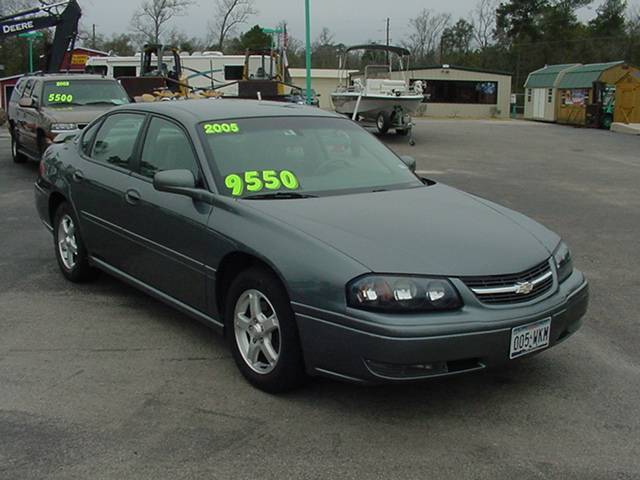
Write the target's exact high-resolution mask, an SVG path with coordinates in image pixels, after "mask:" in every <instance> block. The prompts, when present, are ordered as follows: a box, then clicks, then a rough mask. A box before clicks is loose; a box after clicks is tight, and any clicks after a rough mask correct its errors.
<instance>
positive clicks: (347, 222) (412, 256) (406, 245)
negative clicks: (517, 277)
mask: <svg viewBox="0 0 640 480" xmlns="http://www.w3.org/2000/svg"><path fill="white" fill-rule="evenodd" d="M245 203H247V204H250V207H251V208H254V209H257V210H259V211H261V212H262V213H263V214H266V215H269V216H272V217H275V218H277V219H278V220H280V221H282V222H285V223H287V224H289V225H291V226H293V227H295V228H297V229H299V230H301V231H303V232H305V233H307V234H308V235H311V236H313V237H316V238H317V239H319V240H321V241H323V242H325V243H326V244H328V245H330V246H332V247H334V248H335V249H337V250H339V251H341V252H342V253H344V254H346V255H348V256H349V257H351V258H353V259H355V260H356V261H358V262H360V263H361V264H362V265H364V266H366V267H367V268H368V269H370V270H371V271H373V272H378V273H406V274H409V273H413V274H431V275H450V276H468V275H495V274H506V273H517V272H521V271H524V270H526V269H528V268H530V267H532V266H534V265H536V264H538V263H540V262H542V261H544V260H546V259H547V258H549V256H550V255H551V253H552V250H553V248H555V246H556V245H557V243H558V242H559V240H560V239H559V237H558V236H557V235H556V234H554V233H553V232H551V231H549V230H547V229H546V228H545V227H543V226H542V225H540V224H538V223H537V222H535V221H533V220H531V219H529V218H527V217H525V216H524V215H521V214H518V213H516V212H513V211H511V210H509V209H506V208H504V207H500V206H498V205H495V204H492V203H491V202H488V201H485V200H482V199H480V198H477V197H474V196H472V195H469V194H467V193H464V192H461V191H459V190H456V189H454V188H451V187H448V186H446V185H442V184H437V185H433V186H430V187H425V188H416V189H409V190H396V191H389V192H376V193H365V194H355V195H346V196H330V197H321V198H316V199H313V198H312V199H300V200H251V201H246V202H245ZM311 255H312V254H311Z"/></svg>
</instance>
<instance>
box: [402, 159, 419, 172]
mask: <svg viewBox="0 0 640 480" xmlns="http://www.w3.org/2000/svg"><path fill="white" fill-rule="evenodd" d="M400 160H402V161H403V162H404V164H405V165H406V166H407V167H409V170H411V171H412V172H413V173H416V159H415V158H413V157H412V156H410V155H401V156H400Z"/></svg>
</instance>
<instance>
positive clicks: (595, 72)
mask: <svg viewBox="0 0 640 480" xmlns="http://www.w3.org/2000/svg"><path fill="white" fill-rule="evenodd" d="M623 63H624V62H609V63H591V64H589V65H582V66H580V67H577V68H575V69H573V70H571V71H570V72H567V74H566V75H565V76H564V78H563V79H562V81H561V82H560V85H558V88H591V87H592V86H593V82H595V81H597V80H598V79H599V78H600V76H601V75H602V74H603V73H604V72H606V71H607V70H609V69H610V68H613V67H616V66H618V65H622V64H623Z"/></svg>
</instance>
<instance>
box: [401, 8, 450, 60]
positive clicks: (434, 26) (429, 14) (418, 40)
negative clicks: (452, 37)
mask: <svg viewBox="0 0 640 480" xmlns="http://www.w3.org/2000/svg"><path fill="white" fill-rule="evenodd" d="M450 22H451V14H449V13H437V12H434V11H433V10H429V9H426V8H425V9H423V10H422V11H421V12H420V13H419V14H418V16H417V17H416V18H413V19H411V20H409V28H410V29H411V33H410V34H409V37H408V39H407V41H405V42H403V43H404V45H405V46H406V47H407V48H409V50H411V52H412V54H413V55H414V56H415V57H416V59H417V60H418V61H419V62H420V61H422V62H424V61H427V60H435V58H436V51H437V48H438V45H440V37H441V36H442V31H443V30H444V29H445V28H447V27H448V26H449V23H450Z"/></svg>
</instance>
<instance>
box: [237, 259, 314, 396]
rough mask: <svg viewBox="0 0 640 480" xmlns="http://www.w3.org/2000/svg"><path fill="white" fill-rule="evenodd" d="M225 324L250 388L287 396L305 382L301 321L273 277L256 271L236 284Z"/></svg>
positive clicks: (278, 281)
mask: <svg viewBox="0 0 640 480" xmlns="http://www.w3.org/2000/svg"><path fill="white" fill-rule="evenodd" d="M225 319H226V322H225V329H226V336H227V340H228V342H229V347H230V348H231V352H232V353H233V358H234V360H235V362H236V365H237V366H238V368H239V369H240V372H241V373H242V375H243V376H244V377H245V378H246V379H247V380H248V381H249V383H251V384H252V385H253V386H255V387H257V388H259V389H260V390H263V391H265V392H269V393H281V392H286V391H288V390H292V389H294V388H296V387H298V386H300V385H301V384H302V383H303V382H304V380H305V378H306V375H305V371H304V361H303V357H302V351H301V348H300V340H299V337H298V327H297V325H296V320H295V316H294V313H293V310H292V309H291V304H290V302H289V298H288V296H287V293H286V291H285V289H284V287H283V286H282V284H281V283H280V280H279V279H278V277H276V275H274V274H273V273H272V272H271V271H269V270H267V269H266V268H261V267H252V268H250V269H248V270H245V271H243V272H241V273H240V274H239V275H238V276H237V277H236V278H235V279H234V280H233V282H232V283H231V286H230V288H229V292H228V294H227V299H226V303H225Z"/></svg>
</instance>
